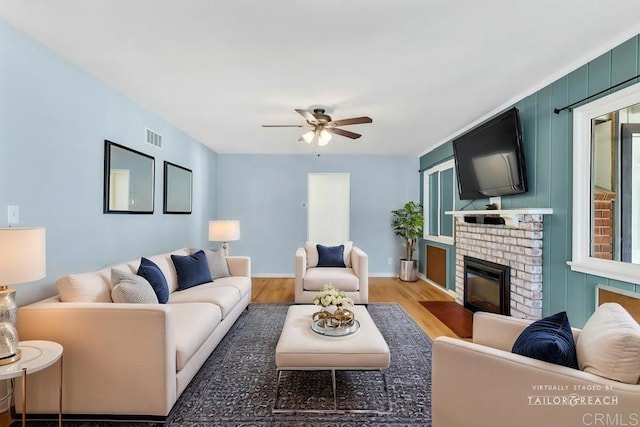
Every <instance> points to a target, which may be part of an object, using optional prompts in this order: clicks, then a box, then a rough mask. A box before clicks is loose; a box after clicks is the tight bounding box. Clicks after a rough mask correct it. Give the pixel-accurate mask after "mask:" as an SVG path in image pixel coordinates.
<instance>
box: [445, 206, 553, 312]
mask: <svg viewBox="0 0 640 427" xmlns="http://www.w3.org/2000/svg"><path fill="white" fill-rule="evenodd" d="M518 217H519V218H518V219H519V221H515V223H514V222H512V221H507V222H506V224H473V223H466V222H464V221H463V220H462V218H458V220H457V221H456V300H457V302H458V303H460V304H463V301H464V257H465V256H467V257H473V258H478V259H481V260H486V261H489V262H492V263H496V264H502V265H505V266H507V267H509V271H510V287H511V289H510V290H511V292H510V313H511V316H514V317H519V318H525V319H540V318H541V317H542V219H543V215H541V214H540V215H539V214H531V215H529V214H526V215H519V216H518Z"/></svg>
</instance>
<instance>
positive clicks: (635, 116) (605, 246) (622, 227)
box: [569, 84, 640, 283]
mask: <svg viewBox="0 0 640 427" xmlns="http://www.w3.org/2000/svg"><path fill="white" fill-rule="evenodd" d="M572 249H573V256H572V260H571V262H570V263H569V265H570V266H571V269H572V270H576V271H580V272H583V273H588V274H594V275H597V276H602V277H608V278H611V279H616V280H622V281H626V282H632V283H636V282H637V280H638V277H640V84H635V85H633V86H629V87H627V88H625V89H622V90H620V91H618V92H614V93H612V94H611V95H608V96H606V97H603V98H600V99H598V100H596V101H593V102H591V103H589V104H586V105H584V106H582V107H579V108H576V109H575V110H574V112H573V246H572Z"/></svg>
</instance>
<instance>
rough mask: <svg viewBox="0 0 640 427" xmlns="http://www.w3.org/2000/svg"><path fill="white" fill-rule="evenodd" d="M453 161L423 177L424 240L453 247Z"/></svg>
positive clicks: (444, 163) (434, 168)
mask: <svg viewBox="0 0 640 427" xmlns="http://www.w3.org/2000/svg"><path fill="white" fill-rule="evenodd" d="M453 168H454V161H453V159H451V160H447V161H446V162H443V163H440V164H438V165H436V166H434V167H432V168H431V169H429V170H426V171H425V172H424V175H423V179H424V185H423V189H424V190H423V191H424V194H423V200H424V220H425V227H424V236H423V237H424V238H425V239H427V240H433V241H436V242H441V243H445V244H448V245H453V221H454V217H453V215H446V214H445V212H446V211H452V210H453V202H454V194H455V193H454V191H455V182H454V176H455V174H454V173H453V172H454V171H453Z"/></svg>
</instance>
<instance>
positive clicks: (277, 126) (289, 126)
mask: <svg viewBox="0 0 640 427" xmlns="http://www.w3.org/2000/svg"><path fill="white" fill-rule="evenodd" d="M262 127H263V128H303V127H305V126H304V125H262Z"/></svg>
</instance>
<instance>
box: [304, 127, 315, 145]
mask: <svg viewBox="0 0 640 427" xmlns="http://www.w3.org/2000/svg"><path fill="white" fill-rule="evenodd" d="M314 136H316V133H315V131H314V130H313V129H312V130H310V131H309V132H305V133H304V134H302V138H303V139H304V140H305V141H306V142H307V144H311V141H313V137H314Z"/></svg>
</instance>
